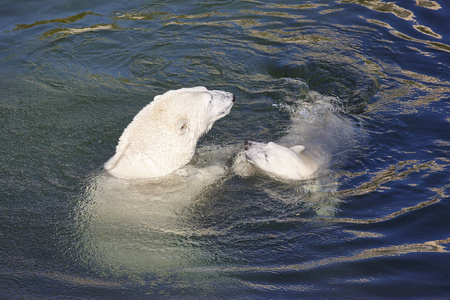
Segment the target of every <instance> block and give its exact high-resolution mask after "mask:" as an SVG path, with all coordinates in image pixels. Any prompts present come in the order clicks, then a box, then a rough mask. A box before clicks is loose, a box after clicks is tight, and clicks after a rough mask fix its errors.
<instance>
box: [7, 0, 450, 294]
mask: <svg viewBox="0 0 450 300" xmlns="http://www.w3.org/2000/svg"><path fill="white" fill-rule="evenodd" d="M3 2H5V1H3ZM0 7H1V9H0V24H1V25H2V31H1V32H0V76H1V80H0V87H1V88H0V124H1V134H0V144H1V145H2V147H1V149H2V152H1V153H2V164H1V165H0V168H1V169H0V170H1V171H0V174H1V175H0V183H1V198H0V199H1V202H0V203H1V210H0V211H1V213H0V238H1V243H0V253H1V256H0V257H1V266H2V268H1V269H0V295H1V298H8V299H14V298H77V297H80V298H125V299H129V298H158V297H160V298H163V297H174V298H208V299H209V298H302V297H304V298H307V297H320V298H325V297H328V298H363V297H364V298H368V297H388V298H391V297H408V298H409V297H420V298H447V297H448V296H449V295H450V285H449V283H448V278H449V276H450V265H449V261H450V260H449V258H450V256H449V243H450V221H449V218H448V214H449V212H450V204H449V201H448V200H449V196H448V193H449V186H450V183H449V169H450V168H449V163H450V160H449V153H450V142H449V140H450V139H449V138H450V136H449V132H450V130H449V122H450V117H449V114H448V111H449V105H448V103H449V101H448V100H449V98H450V87H449V81H450V74H449V73H450V72H449V63H448V62H449V61H450V60H449V56H450V37H449V35H448V32H450V28H449V25H448V24H449V23H448V17H449V15H450V6H449V4H448V3H446V2H445V1H443V0H437V1H431V0H415V1H408V2H406V1H388V0H373V1H362V0H342V1H332V0H313V1H304V2H295V3H293V1H286V0H285V1H281V0H279V1H272V2H271V3H266V2H263V1H239V0H227V1H189V2H186V1H177V0H174V1H166V2H164V3H159V2H157V1H141V0H136V1H128V2H122V1H112V2H108V3H106V2H104V1H58V2H55V1H19V2H8V3H2V4H1V6H0ZM293 82H303V83H305V84H306V85H304V86H306V89H308V91H314V92H317V93H319V94H321V95H324V96H332V97H334V98H335V99H338V101H339V103H338V104H339V107H340V109H341V111H342V112H345V113H346V114H347V116H346V117H348V118H350V119H352V120H354V122H355V124H356V126H357V127H358V128H359V129H360V135H361V136H360V139H359V140H358V142H357V143H355V145H352V146H351V147H352V149H351V150H352V151H351V152H350V154H349V155H348V156H347V157H346V158H345V159H343V161H342V162H340V163H339V164H336V165H334V166H333V168H332V170H330V172H329V173H328V174H326V178H328V179H329V178H331V179H332V180H331V181H330V182H336V183H337V188H336V189H334V190H333V191H332V192H330V191H324V192H323V193H322V194H320V197H318V196H317V193H316V194H315V193H314V191H310V190H309V192H305V191H308V189H305V185H307V184H309V183H302V184H299V185H298V184H297V185H293V184H290V183H283V182H278V181H274V180H272V179H271V178H269V177H266V176H264V175H258V174H257V175H255V176H252V177H249V178H241V177H239V176H236V175H233V174H229V176H227V178H225V179H224V180H223V181H221V182H219V183H216V184H214V185H213V186H212V187H211V188H210V189H208V190H207V191H204V193H202V195H200V196H199V197H196V198H195V199H193V200H192V201H191V202H188V203H184V204H183V205H182V206H181V207H176V208H175V209H174V212H173V214H172V215H170V217H171V218H172V219H175V218H176V222H174V223H173V224H170V226H169V225H167V226H165V225H164V226H163V225H161V227H159V228H157V229H158V230H159V231H151V232H150V231H145V230H144V231H142V228H138V229H136V228H137V227H127V225H126V224H119V225H118V226H117V227H111V228H109V229H108V230H109V231H108V230H106V231H102V232H101V233H102V234H103V235H100V234H99V235H90V234H86V233H87V232H88V229H86V228H88V227H87V226H88V223H89V218H88V217H87V216H85V215H84V213H85V210H84V208H86V207H88V206H89V204H90V201H92V199H90V198H89V197H88V195H89V189H91V188H95V187H92V186H91V185H90V179H91V178H92V176H93V175H92V174H95V173H96V172H97V171H98V170H99V168H100V167H101V165H102V163H104V162H105V161H106V160H107V159H108V158H109V157H110V156H111V155H112V153H113V151H114V147H115V145H116V143H117V139H118V137H119V136H120V134H121V132H122V130H123V128H124V127H125V126H126V125H127V124H128V123H129V122H130V120H131V119H132V117H133V116H134V115H135V114H136V113H137V112H138V111H139V110H140V108H142V107H143V106H144V105H146V104H147V103H148V102H149V101H151V99H152V97H153V96H155V95H157V94H161V93H163V92H164V91H166V90H168V89H175V88H180V87H183V86H196V85H204V86H207V87H209V88H215V89H222V90H227V91H230V92H233V93H235V95H236V98H237V101H236V103H235V105H234V107H233V110H232V112H231V113H230V115H228V116H227V117H226V118H224V119H222V120H220V121H219V122H217V124H216V125H214V127H213V129H212V130H211V132H209V133H208V134H207V135H206V136H205V137H204V138H202V140H201V141H200V143H199V148H200V149H208V147H213V146H214V145H220V146H230V145H231V146H236V147H239V146H240V145H242V144H243V142H244V141H245V140H247V139H252V140H259V141H266V142H267V141H274V140H278V139H280V138H281V137H283V136H284V135H285V134H286V130H287V129H288V128H289V126H290V121H289V113H288V112H287V111H286V110H284V109H282V108H283V107H286V106H288V107H290V106H292V105H293V103H295V102H296V101H299V98H300V100H305V101H306V99H303V98H302V97H304V94H305V93H304V92H305V91H301V87H299V85H296V84H293ZM302 86H303V85H302ZM196 159H197V160H200V159H201V157H200V158H198V157H197V158H196ZM317 199H319V200H320V201H319V202H314V201H312V200H317ZM333 199H339V202H338V207H337V212H336V213H335V214H334V215H332V216H321V215H320V214H319V215H318V214H317V213H316V212H317V205H322V204H323V203H327V201H328V200H330V201H331V200H333ZM175 206H176V205H175ZM84 217H85V218H84ZM80 220H81V221H80ZM153 229H155V227H153V228H152V230H153ZM102 239H103V240H102ZM99 240H102V241H106V242H105V243H103V244H99V243H98V241H99ZM116 241H117V242H116ZM115 243H116V244H115ZM121 249H125V251H124V252H121V251H120V250H121ZM127 251H128V252H127ZM115 254H117V256H114V255H115Z"/></svg>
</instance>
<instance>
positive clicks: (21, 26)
mask: <svg viewBox="0 0 450 300" xmlns="http://www.w3.org/2000/svg"><path fill="white" fill-rule="evenodd" d="M86 16H101V15H99V14H96V13H94V12H92V11H86V12H83V13H79V14H76V15H73V16H69V17H66V18H57V19H51V20H42V21H37V22H34V23H32V24H17V25H16V28H15V29H13V31H16V30H23V29H29V28H32V27H35V26H39V25H45V24H50V23H63V24H71V23H75V22H77V21H80V20H82V19H84V18H85V17H86Z"/></svg>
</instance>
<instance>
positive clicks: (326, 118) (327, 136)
mask: <svg viewBox="0 0 450 300" xmlns="http://www.w3.org/2000/svg"><path fill="white" fill-rule="evenodd" d="M291 82H293V83H296V84H298V86H300V87H302V89H300V90H304V94H303V95H299V97H298V99H296V101H295V102H294V103H293V104H292V105H288V104H279V105H274V106H276V107H278V108H281V109H282V110H284V111H287V112H288V113H289V114H290V121H291V124H290V126H289V128H288V129H287V134H286V135H284V136H283V137H281V138H280V139H279V140H278V141H277V142H276V143H274V142H269V143H259V142H252V141H250V142H246V143H245V145H244V149H243V151H241V152H239V153H238V155H237V156H236V159H235V161H234V164H233V171H234V172H235V173H236V174H238V175H240V176H243V177H247V176H250V175H252V174H253V173H254V171H255V170H261V171H263V172H265V173H268V174H269V175H271V176H272V177H274V178H275V179H280V180H307V179H312V178H314V177H317V176H318V175H319V171H321V170H324V169H326V168H327V167H329V166H330V165H334V164H337V163H339V161H340V160H342V159H344V157H345V155H344V154H345V153H347V152H349V151H350V149H351V148H352V147H353V146H354V145H355V144H356V141H357V139H358V136H359V135H360V133H359V131H357V130H356V128H355V126H354V124H353V122H352V120H351V119H349V118H347V117H346V116H345V114H344V113H342V112H341V111H342V109H341V108H340V107H339V102H340V100H339V98H337V97H332V96H324V95H321V94H319V93H317V92H314V91H310V90H309V89H308V88H307V86H306V84H305V83H303V82H301V81H298V82H297V81H295V82H294V80H291Z"/></svg>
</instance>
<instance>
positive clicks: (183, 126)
mask: <svg viewBox="0 0 450 300" xmlns="http://www.w3.org/2000/svg"><path fill="white" fill-rule="evenodd" d="M188 126H189V124H188V120H187V119H184V118H183V119H181V120H180V121H179V122H178V123H177V132H178V134H179V135H183V134H185V133H186V131H187V130H188Z"/></svg>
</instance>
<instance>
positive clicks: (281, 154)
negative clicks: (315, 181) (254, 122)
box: [244, 141, 322, 180]
mask: <svg viewBox="0 0 450 300" xmlns="http://www.w3.org/2000/svg"><path fill="white" fill-rule="evenodd" d="M304 150H305V147H304V146H302V145H297V146H293V147H290V148H287V147H284V146H281V145H278V144H276V143H273V142H270V143H268V144H264V143H257V142H250V141H249V142H246V143H245V146H244V153H245V156H246V158H247V161H249V162H250V163H251V164H253V165H255V166H256V167H257V168H259V169H261V170H263V171H265V172H267V173H269V174H271V175H273V176H275V177H277V178H280V179H288V180H304V179H308V178H310V177H311V175H313V174H314V173H315V172H316V171H317V170H318V169H319V167H320V166H321V165H322V163H321V162H320V160H319V159H318V158H317V157H315V156H314V155H313V154H312V153H307V151H304Z"/></svg>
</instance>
